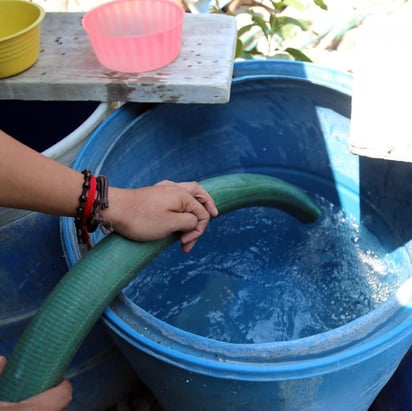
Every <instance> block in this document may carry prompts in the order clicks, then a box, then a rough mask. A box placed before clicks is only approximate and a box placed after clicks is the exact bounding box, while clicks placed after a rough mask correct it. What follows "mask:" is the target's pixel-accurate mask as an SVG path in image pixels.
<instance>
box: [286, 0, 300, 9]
mask: <svg viewBox="0 0 412 411" xmlns="http://www.w3.org/2000/svg"><path fill="white" fill-rule="evenodd" d="M283 3H284V4H285V5H286V6H290V7H293V8H294V9H296V10H298V11H304V10H305V4H304V3H303V2H302V1H300V0H284V1H283Z"/></svg>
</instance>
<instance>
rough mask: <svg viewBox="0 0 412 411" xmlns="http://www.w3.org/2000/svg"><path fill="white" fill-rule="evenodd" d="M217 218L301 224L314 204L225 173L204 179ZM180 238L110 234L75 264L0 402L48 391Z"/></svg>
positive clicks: (43, 311)
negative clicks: (123, 294) (140, 276)
mask: <svg viewBox="0 0 412 411" xmlns="http://www.w3.org/2000/svg"><path fill="white" fill-rule="evenodd" d="M201 185H202V186H203V187H204V188H205V189H206V190H207V191H208V192H209V193H210V194H211V195H212V197H213V198H214V200H215V203H216V206H217V208H218V210H219V213H220V214H223V213H225V212H228V211H232V210H235V209H239V208H244V207H251V206H270V207H276V208H280V209H282V210H284V211H286V212H289V213H290V214H292V215H293V216H295V217H297V218H298V219H300V220H301V221H302V222H306V223H310V222H314V221H315V220H316V219H317V218H318V217H319V215H320V210H319V208H318V206H317V205H316V204H315V203H314V202H313V201H312V200H311V198H310V197H308V196H307V195H306V194H305V193H304V192H302V191H301V190H300V189H298V188H297V187H295V186H292V185H290V184H288V183H286V182H284V181H282V180H279V179H276V178H274V177H269V176H264V175H259V174H231V175H225V176H222V177H217V178H212V179H209V180H205V181H203V182H202V183H201ZM177 239H178V236H177V235H171V236H169V237H166V238H165V239H163V240H159V241H153V242H146V243H144V242H140V243H139V242H133V241H130V240H127V239H125V238H123V237H121V236H119V235H117V234H111V235H109V236H107V237H106V238H104V239H103V240H102V241H101V242H99V243H98V244H97V245H96V246H95V247H94V248H93V249H92V250H91V251H89V253H88V254H87V255H85V256H84V257H83V258H82V259H81V260H80V261H79V262H78V263H77V264H75V265H74V266H73V267H72V268H71V269H70V270H69V271H68V272H67V274H66V275H65V276H64V277H63V279H62V280H61V281H60V282H59V284H57V286H56V287H55V288H54V290H53V291H52V292H51V293H50V295H49V296H48V297H47V299H46V300H45V302H44V303H43V305H42V306H41V307H40V309H39V311H38V312H37V314H36V315H35V317H34V318H33V319H32V321H31V322H30V324H29V325H28V327H27V328H26V330H25V332H24V333H23V335H22V336H21V338H20V340H19V342H18V344H17V345H16V347H15V349H14V351H13V353H12V355H11V356H10V358H9V362H8V364H7V366H6V369H5V370H4V372H3V374H2V375H1V377H0V400H2V401H11V402H17V401H21V400H23V399H25V398H28V397H30V396H33V395H35V394H38V393H40V392H42V391H44V390H46V389H48V388H51V387H53V386H54V385H56V384H57V383H59V382H60V381H61V379H62V378H63V375H64V372H65V370H66V368H67V366H68V365H69V364H70V361H71V360H72V358H73V356H74V354H75V353H76V352H77V350H78V348H79V346H80V344H81V343H82V341H83V340H84V338H85V337H86V335H87V333H88V332H89V330H90V329H91V328H92V327H93V325H94V324H95V323H96V321H97V320H98V319H99V317H100V316H101V314H102V313H103V311H104V309H105V307H106V306H107V305H108V304H110V303H111V301H112V300H113V299H114V298H115V297H116V296H117V294H119V293H120V291H121V290H122V289H123V288H124V287H125V286H126V284H127V283H128V282H129V281H130V280H131V279H132V278H133V277H134V276H135V275H136V274H137V273H138V272H139V271H140V270H142V268H143V267H145V266H146V265H147V264H148V263H149V262H150V261H152V260H153V259H154V258H155V257H156V256H158V255H159V254H160V253H162V251H163V250H164V249H165V248H167V247H168V246H169V245H171V244H172V243H174V242H175V241H176V240H177Z"/></svg>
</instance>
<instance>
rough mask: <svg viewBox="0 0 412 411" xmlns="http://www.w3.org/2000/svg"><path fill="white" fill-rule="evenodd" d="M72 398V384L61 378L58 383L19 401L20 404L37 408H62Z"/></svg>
mask: <svg viewBox="0 0 412 411" xmlns="http://www.w3.org/2000/svg"><path fill="white" fill-rule="evenodd" d="M71 400H72V385H71V384H70V382H69V381H67V380H63V381H62V382H61V383H60V384H59V385H56V386H55V387H53V388H50V389H48V390H46V391H43V392H42V393H40V394H38V395H36V396H34V397H30V398H28V399H27V400H24V401H22V402H21V405H30V406H31V405H32V404H33V406H35V409H39V410H63V409H65V408H66V407H67V406H68V405H69V403H70V401H71Z"/></svg>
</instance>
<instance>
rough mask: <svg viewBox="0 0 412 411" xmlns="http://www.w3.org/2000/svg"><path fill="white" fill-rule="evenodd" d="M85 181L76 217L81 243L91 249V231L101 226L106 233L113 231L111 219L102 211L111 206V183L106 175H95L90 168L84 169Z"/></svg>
mask: <svg viewBox="0 0 412 411" xmlns="http://www.w3.org/2000/svg"><path fill="white" fill-rule="evenodd" d="M82 174H83V175H84V181H83V186H82V193H81V195H80V197H79V206H78V208H77V212H76V217H75V219H74V222H75V225H76V234H77V238H78V241H79V243H80V244H85V245H86V246H87V248H88V249H89V250H90V248H91V243H90V236H89V233H92V232H94V231H96V229H97V227H99V226H100V227H101V229H102V231H103V233H104V234H108V233H109V232H111V231H113V228H112V226H111V223H110V221H107V220H105V219H104V218H103V214H102V211H103V210H104V209H106V208H108V207H109V201H108V188H109V184H108V181H107V178H106V177H105V176H98V177H94V176H93V175H92V173H91V171H90V170H88V169H86V170H83V171H82Z"/></svg>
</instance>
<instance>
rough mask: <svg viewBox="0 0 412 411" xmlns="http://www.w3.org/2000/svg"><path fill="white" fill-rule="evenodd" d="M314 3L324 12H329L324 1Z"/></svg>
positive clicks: (314, 0) (317, 0) (315, 0)
mask: <svg viewBox="0 0 412 411" xmlns="http://www.w3.org/2000/svg"><path fill="white" fill-rule="evenodd" d="M313 2H314V3H315V4H316V5H317V6H318V7H320V8H321V9H322V10H327V9H328V6H327V4H326V3H325V2H324V1H323V0H313Z"/></svg>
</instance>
